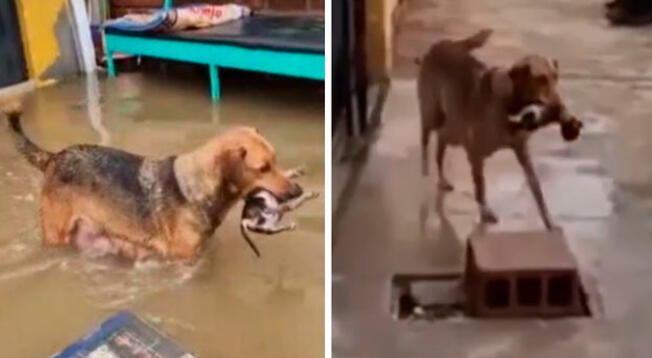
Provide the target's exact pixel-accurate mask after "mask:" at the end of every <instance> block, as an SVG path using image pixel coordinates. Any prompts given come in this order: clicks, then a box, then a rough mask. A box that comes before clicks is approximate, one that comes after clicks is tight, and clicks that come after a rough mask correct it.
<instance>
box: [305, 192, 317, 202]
mask: <svg viewBox="0 0 652 358" xmlns="http://www.w3.org/2000/svg"><path fill="white" fill-rule="evenodd" d="M317 197H319V193H318V192H316V191H311V192H309V193H308V194H306V200H310V199H315V198H317Z"/></svg>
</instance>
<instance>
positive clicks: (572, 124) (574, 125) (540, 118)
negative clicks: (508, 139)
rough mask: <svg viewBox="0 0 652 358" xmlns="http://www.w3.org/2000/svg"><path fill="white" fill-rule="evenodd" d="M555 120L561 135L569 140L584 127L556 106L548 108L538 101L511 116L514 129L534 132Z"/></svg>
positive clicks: (573, 138) (575, 136) (510, 120)
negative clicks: (564, 114)
mask: <svg viewBox="0 0 652 358" xmlns="http://www.w3.org/2000/svg"><path fill="white" fill-rule="evenodd" d="M553 122H558V123H559V126H560V128H559V130H560V133H561V136H562V137H563V138H564V140H566V141H568V142H570V141H574V140H576V139H577V138H578V137H579V136H580V132H581V130H582V127H584V124H582V122H580V121H579V120H578V119H577V118H575V117H571V116H562V115H561V113H559V111H558V110H557V109H556V108H552V109H547V108H546V107H545V106H543V105H540V104H537V103H534V104H529V105H527V106H525V107H523V109H521V111H520V112H518V113H517V114H514V115H510V116H509V123H510V124H511V125H512V128H513V129H515V130H525V131H527V132H534V131H535V130H537V129H538V128H540V127H543V126H546V125H548V124H550V123H553Z"/></svg>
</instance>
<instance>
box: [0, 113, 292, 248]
mask: <svg viewBox="0 0 652 358" xmlns="http://www.w3.org/2000/svg"><path fill="white" fill-rule="evenodd" d="M4 111H5V112H6V114H7V116H8V117H9V123H10V127H11V132H12V136H13V138H14V141H15V143H16V147H17V149H18V151H19V152H20V153H22V154H23V155H24V156H25V157H26V159H27V160H28V161H29V162H30V163H31V164H32V165H33V166H35V167H36V168H38V169H39V170H41V171H42V172H43V174H44V176H45V180H44V183H43V190H42V194H41V208H40V211H41V227H42V231H43V242H44V243H45V244H47V245H69V244H72V245H75V246H77V247H79V248H80V249H82V250H84V251H94V252H99V254H101V255H103V254H116V255H120V256H123V257H126V258H129V259H135V260H138V259H143V258H145V257H148V256H150V255H151V254H152V253H156V254H158V255H160V256H161V257H162V258H164V259H177V260H181V261H191V260H193V259H195V258H196V257H197V255H198V254H199V252H200V251H201V248H202V246H203V244H204V243H205V242H206V240H207V239H208V238H209V237H210V236H211V235H212V234H213V233H214V231H215V229H216V228H217V227H218V226H219V225H220V223H221V222H222V220H223V219H224V217H225V216H226V214H227V212H228V211H229V209H231V208H232V207H233V205H234V204H235V203H236V202H237V201H238V200H239V199H241V198H245V197H246V196H247V195H249V193H251V192H253V191H255V190H257V189H265V190H267V191H269V192H270V193H273V194H274V195H275V196H276V197H277V198H278V199H279V200H280V201H282V202H283V201H286V200H290V199H293V198H296V197H299V196H300V195H301V194H302V189H301V187H300V186H299V185H297V184H295V183H292V182H290V181H289V179H288V177H287V175H288V173H291V172H292V171H289V172H288V173H286V172H282V171H281V170H280V169H279V167H278V166H277V165H276V156H275V151H274V148H273V147H272V145H271V144H270V143H269V142H267V140H265V139H264V138H263V137H262V136H261V135H260V134H259V133H258V131H257V130H256V129H254V128H249V127H237V128H233V129H230V130H227V131H225V132H224V133H221V134H219V135H217V136H215V137H214V138H212V139H211V140H210V141H208V142H207V143H205V144H204V145H202V146H201V147H199V148H197V149H196V150H194V151H191V152H189V153H184V154H180V155H177V156H170V157H167V158H163V159H152V158H147V157H143V156H140V155H136V154H131V153H128V152H125V151H122V150H119V149H114V148H108V147H102V146H97V145H85V144H83V145H73V146H70V147H67V148H65V149H63V150H61V151H59V152H57V153H52V152H49V151H46V150H44V149H42V148H39V147H38V146H37V145H35V144H34V143H33V142H32V141H30V140H29V139H28V138H27V137H26V136H25V134H24V133H23V130H22V128H21V125H20V115H21V113H20V110H19V109H18V107H17V106H14V108H13V109H9V110H7V109H6V108H5V110H4Z"/></svg>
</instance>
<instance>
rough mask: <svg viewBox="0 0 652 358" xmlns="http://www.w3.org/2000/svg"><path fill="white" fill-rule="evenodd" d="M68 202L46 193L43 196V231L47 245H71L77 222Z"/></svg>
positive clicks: (41, 209) (41, 212)
mask: <svg viewBox="0 0 652 358" xmlns="http://www.w3.org/2000/svg"><path fill="white" fill-rule="evenodd" d="M67 203H68V201H66V200H59V198H56V197H54V198H52V197H50V194H49V193H47V192H44V193H43V194H42V196H41V208H40V214H41V230H42V232H43V243H44V244H46V245H65V244H68V243H70V238H71V233H72V231H73V228H74V225H75V220H73V218H72V217H71V216H72V213H71V208H70V207H69V206H68V205H66V204H67Z"/></svg>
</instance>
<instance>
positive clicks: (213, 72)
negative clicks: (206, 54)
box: [208, 65, 220, 101]
mask: <svg viewBox="0 0 652 358" xmlns="http://www.w3.org/2000/svg"><path fill="white" fill-rule="evenodd" d="M208 68H209V70H210V71H209V72H210V77H211V98H212V99H213V101H218V100H219V99H220V79H219V75H218V73H217V66H215V65H208Z"/></svg>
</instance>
